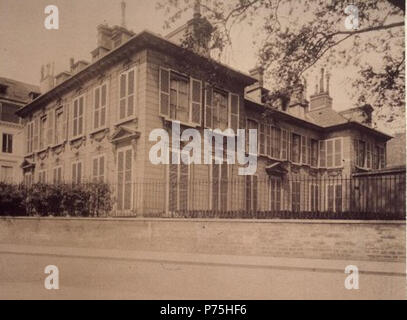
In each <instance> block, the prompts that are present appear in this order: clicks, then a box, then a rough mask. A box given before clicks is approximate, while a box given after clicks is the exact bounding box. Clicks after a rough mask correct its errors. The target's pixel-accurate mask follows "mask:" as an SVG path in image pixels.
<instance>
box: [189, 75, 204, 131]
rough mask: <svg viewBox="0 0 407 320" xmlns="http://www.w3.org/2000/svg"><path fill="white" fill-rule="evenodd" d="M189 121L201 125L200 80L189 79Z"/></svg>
mask: <svg viewBox="0 0 407 320" xmlns="http://www.w3.org/2000/svg"><path fill="white" fill-rule="evenodd" d="M190 81H191V84H190V87H191V88H190V90H191V94H190V96H191V122H192V123H195V124H198V125H201V123H202V119H201V115H202V82H201V81H199V80H195V79H191V80H190Z"/></svg>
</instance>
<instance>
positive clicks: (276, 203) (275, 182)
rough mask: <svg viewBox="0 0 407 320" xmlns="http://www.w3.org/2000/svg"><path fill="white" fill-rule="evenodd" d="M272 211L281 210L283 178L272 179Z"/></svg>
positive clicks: (270, 180) (270, 182)
mask: <svg viewBox="0 0 407 320" xmlns="http://www.w3.org/2000/svg"><path fill="white" fill-rule="evenodd" d="M269 184H270V210H271V211H280V210H281V178H279V177H270V179H269Z"/></svg>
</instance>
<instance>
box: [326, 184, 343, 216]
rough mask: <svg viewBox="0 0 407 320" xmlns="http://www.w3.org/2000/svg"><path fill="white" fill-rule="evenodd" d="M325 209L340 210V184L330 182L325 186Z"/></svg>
mask: <svg viewBox="0 0 407 320" xmlns="http://www.w3.org/2000/svg"><path fill="white" fill-rule="evenodd" d="M326 192H327V209H328V211H330V212H341V211H342V185H341V184H331V185H328V186H327V191H326Z"/></svg>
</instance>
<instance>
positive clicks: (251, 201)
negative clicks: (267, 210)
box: [245, 175, 258, 211]
mask: <svg viewBox="0 0 407 320" xmlns="http://www.w3.org/2000/svg"><path fill="white" fill-rule="evenodd" d="M245 195H246V197H245V198H246V210H247V211H257V199H258V185H257V176H254V175H253V176H246V188H245Z"/></svg>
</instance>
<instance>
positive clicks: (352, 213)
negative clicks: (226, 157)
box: [113, 174, 406, 219]
mask: <svg viewBox="0 0 407 320" xmlns="http://www.w3.org/2000/svg"><path fill="white" fill-rule="evenodd" d="M114 188H115V191H114V192H113V194H116V195H117V198H116V201H115V203H116V205H115V210H113V215H116V216H131V215H143V216H156V217H191V218H194V217H196V218H199V217H202V218H204V217H214V218H216V217H217V218H223V217H225V218H329V219H404V218H405V210H406V207H405V175H404V174H398V175H391V176H363V177H332V178H321V179H317V178H315V179H313V178H308V177H307V178H301V177H270V178H268V179H264V180H260V179H257V177H256V176H247V177H236V178H233V179H227V178H222V177H219V179H217V180H207V181H205V180H204V181H202V180H195V181H194V180H189V179H186V178H183V177H180V178H177V179H174V180H171V181H168V182H163V181H144V182H142V183H131V184H128V185H125V184H123V185H115V186H114Z"/></svg>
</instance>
